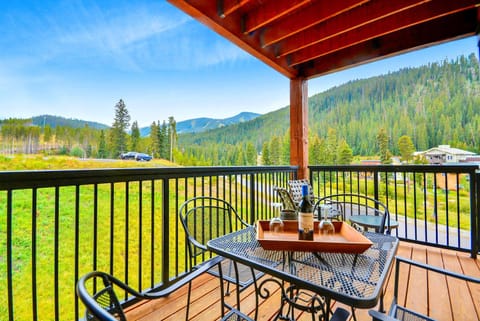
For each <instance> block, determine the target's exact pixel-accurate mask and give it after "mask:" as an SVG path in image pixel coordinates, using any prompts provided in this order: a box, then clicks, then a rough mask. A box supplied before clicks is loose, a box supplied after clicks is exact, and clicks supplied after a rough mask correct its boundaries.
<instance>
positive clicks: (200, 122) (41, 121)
mask: <svg viewBox="0 0 480 321" xmlns="http://www.w3.org/2000/svg"><path fill="white" fill-rule="evenodd" d="M258 116H261V115H260V114H256V113H251V112H241V113H239V114H238V115H235V116H233V117H228V118H224V119H214V118H207V117H201V118H194V119H188V120H184V121H180V122H178V123H177V133H178V134H184V133H199V132H203V131H207V130H211V129H217V128H222V127H225V126H229V125H233V124H237V123H243V122H247V121H250V120H252V119H255V118H257V117H258ZM32 124H33V125H36V126H39V127H43V126H46V125H48V126H50V127H52V128H54V127H56V126H65V127H72V128H82V127H85V125H87V126H88V127H90V128H94V129H107V128H110V126H108V125H105V124H101V123H98V122H93V121H85V120H79V119H71V118H65V117H61V116H52V115H40V116H34V117H32ZM140 135H141V136H142V137H146V136H149V135H150V127H142V128H140Z"/></svg>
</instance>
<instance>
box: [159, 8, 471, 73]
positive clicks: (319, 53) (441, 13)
mask: <svg viewBox="0 0 480 321" xmlns="http://www.w3.org/2000/svg"><path fill="white" fill-rule="evenodd" d="M168 1H169V2H171V3H172V4H174V5H175V6H177V7H179V8H180V9H181V10H183V11H185V12H186V13H188V14H190V15H191V16H193V17H194V18H195V19H197V20H199V21H201V22H202V23H204V24H206V25H207V26H209V27H210V28H211V29H213V30H215V31H216V32H218V33H219V34H221V35H222V36H224V37H225V38H227V39H229V40H230V41H232V42H233V43H235V44H237V45H238V46H240V47H241V48H243V49H244V50H246V51H247V52H249V53H250V54H252V55H254V56H255V57H257V58H259V59H260V60H262V61H263V62H265V63H267V64H268V65H269V66H271V67H272V68H274V69H275V70H277V71H279V72H280V73H282V74H284V75H285V76H287V77H288V78H291V79H294V78H297V77H299V78H305V79H309V78H313V77H317V76H320V75H323V74H326V73H331V72H334V71H336V70H341V69H345V68H348V67H351V66H354V65H358V64H362V63H366V62H370V61H373V60H377V59H381V58H383V57H387V56H392V55H395V54H399V53H403V52H406V51H410V50H415V49H418V48H420V47H426V46H429V45H432V44H436V43H439V42H445V41H449V40H452V39H457V38H462V37H467V36H471V35H474V34H475V31H476V30H477V28H478V25H479V14H478V7H479V6H480V0H455V1H446V0H396V1H391V0H343V1H334V2H331V1H325V0H216V1H213V0H208V1H205V0H168ZM444 24H448V25H447V26H445V25H444Z"/></svg>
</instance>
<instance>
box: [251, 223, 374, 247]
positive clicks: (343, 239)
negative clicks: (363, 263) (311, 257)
mask: <svg viewBox="0 0 480 321" xmlns="http://www.w3.org/2000/svg"><path fill="white" fill-rule="evenodd" d="M283 224H284V226H283V232H277V233H273V232H271V231H270V221H262V220H260V221H257V240H258V242H260V244H261V245H262V247H263V248H264V249H266V250H277V251H304V252H337V253H357V254H358V253H363V252H365V251H366V250H367V249H368V248H369V247H370V246H372V244H373V243H372V241H370V240H369V239H368V238H366V237H365V236H364V235H363V234H362V233H360V232H358V231H357V230H355V229H354V228H353V227H351V226H350V225H348V224H347V223H345V222H333V224H334V226H335V234H334V235H329V236H326V235H321V234H320V233H319V231H318V224H319V222H318V221H315V222H314V240H313V241H304V240H299V239H298V221H288V220H285V221H283Z"/></svg>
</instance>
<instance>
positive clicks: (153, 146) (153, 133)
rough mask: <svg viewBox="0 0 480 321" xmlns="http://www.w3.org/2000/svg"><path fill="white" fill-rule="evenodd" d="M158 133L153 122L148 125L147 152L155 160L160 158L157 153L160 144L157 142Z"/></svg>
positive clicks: (156, 126)
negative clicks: (148, 144) (148, 151)
mask: <svg viewBox="0 0 480 321" xmlns="http://www.w3.org/2000/svg"><path fill="white" fill-rule="evenodd" d="M158 132H159V128H158V125H157V123H155V122H153V123H152V124H151V125H150V147H149V150H150V154H152V156H153V157H155V158H159V157H160V153H159V151H158V148H159V146H160V143H159V141H158V139H159V137H158V136H159V135H158Z"/></svg>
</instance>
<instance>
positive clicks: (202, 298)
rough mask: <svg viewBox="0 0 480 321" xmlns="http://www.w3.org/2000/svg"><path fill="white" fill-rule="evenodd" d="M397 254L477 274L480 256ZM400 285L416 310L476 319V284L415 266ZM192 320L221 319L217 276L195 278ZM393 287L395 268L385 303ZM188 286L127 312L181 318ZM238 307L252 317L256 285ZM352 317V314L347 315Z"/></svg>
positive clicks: (267, 311)
mask: <svg viewBox="0 0 480 321" xmlns="http://www.w3.org/2000/svg"><path fill="white" fill-rule="evenodd" d="M397 255H399V256H402V257H406V258H410V259H414V260H418V261H421V262H426V263H429V264H432V265H436V266H440V267H443V268H447V269H451V270H453V271H456V272H460V273H465V274H468V275H472V276H476V277H480V259H476V260H474V259H471V258H470V257H469V254H468V253H463V252H456V251H451V250H444V249H439V248H433V247H426V246H421V245H416V244H411V243H406V242H401V243H400V247H399V249H398V253H397ZM400 284H405V287H403V289H402V290H401V291H400V297H404V298H405V299H404V302H406V304H407V306H409V307H410V308H413V309H415V310H417V311H419V312H422V313H427V314H430V315H431V316H432V317H434V318H436V319H437V320H441V321H444V320H445V321H450V320H454V321H455V320H462V321H469V320H472V321H478V320H480V299H479V298H480V285H472V284H469V285H467V284H466V283H465V282H459V281H458V280H453V279H451V278H446V277H444V276H439V275H438V274H434V273H425V272H424V271H420V270H418V268H410V269H409V268H404V269H403V270H402V271H401V275H400ZM192 286H193V290H192V303H191V306H190V320H192V321H214V320H219V319H220V312H221V311H220V291H219V290H218V287H219V283H218V279H216V278H214V277H212V276H210V275H208V274H205V275H203V276H201V277H199V278H197V279H196V280H194V282H193V285H192ZM393 287H394V273H393V269H392V270H391V271H390V274H389V278H388V280H387V284H386V288H385V307H386V308H387V309H388V306H389V304H390V302H391V298H392V296H393ZM268 288H269V290H270V291H271V293H272V294H273V295H271V296H270V297H269V298H267V299H260V304H259V308H258V320H272V319H273V317H274V315H275V314H276V313H277V311H278V308H279V302H280V291H279V288H278V286H277V285H275V284H274V283H273V282H269V283H268ZM187 290H188V287H187V286H184V287H182V288H180V289H179V290H177V291H176V292H175V293H172V294H171V295H170V296H168V297H166V298H163V299H160V300H155V301H150V302H140V303H139V304H137V305H135V306H132V307H130V308H129V309H128V311H127V317H128V320H132V321H133V320H139V321H153V320H184V319H185V305H186V302H187ZM226 299H227V302H233V300H234V299H235V292H234V291H233V292H232V293H231V294H230V295H229V296H227V297H226ZM240 304H241V310H242V311H243V312H246V313H248V314H249V315H250V316H251V317H253V316H254V312H255V295H254V287H253V286H252V287H249V288H247V289H246V290H244V291H242V292H241V303H240ZM339 306H340V307H344V308H346V309H348V310H349V311H351V310H350V308H349V307H348V306H345V305H343V304H341V303H339V302H333V303H332V308H333V309H335V308H336V307H339ZM355 315H356V317H357V320H358V321H366V320H371V318H370V317H369V315H368V310H361V309H356V310H355ZM296 319H297V320H311V316H310V315H308V314H306V313H303V314H302V313H300V312H298V313H297V315H296ZM351 320H353V318H351Z"/></svg>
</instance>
